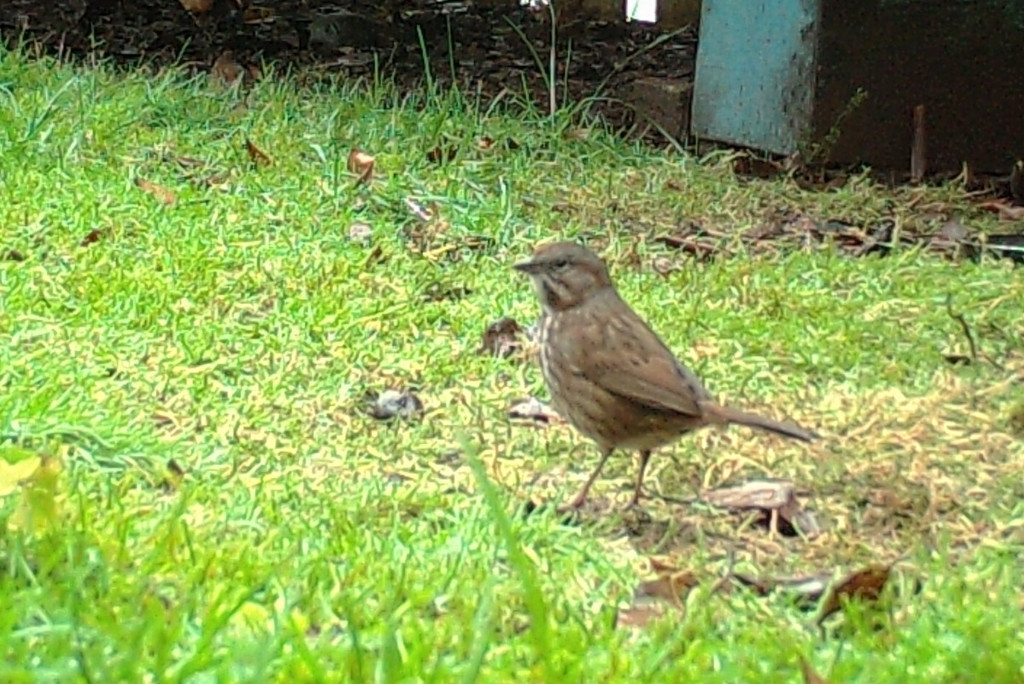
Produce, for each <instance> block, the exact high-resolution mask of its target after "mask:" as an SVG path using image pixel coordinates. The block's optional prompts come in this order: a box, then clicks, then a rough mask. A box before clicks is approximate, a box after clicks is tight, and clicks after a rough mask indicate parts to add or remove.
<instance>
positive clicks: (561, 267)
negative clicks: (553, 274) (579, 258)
mask: <svg viewBox="0 0 1024 684" xmlns="http://www.w3.org/2000/svg"><path fill="white" fill-rule="evenodd" d="M568 267H569V262H568V261H566V260H565V259H559V260H558V261H556V262H555V268H557V269H558V270H559V271H563V270H565V269H566V268H568Z"/></svg>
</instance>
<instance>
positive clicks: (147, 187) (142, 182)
mask: <svg viewBox="0 0 1024 684" xmlns="http://www.w3.org/2000/svg"><path fill="white" fill-rule="evenodd" d="M135 185H136V187H138V188H139V189H140V190H142V191H143V192H146V193H148V194H150V195H152V196H153V197H155V198H156V200H157V201H158V202H160V203H161V204H163V205H165V206H168V207H170V206H174V205H175V204H177V202H178V196H177V195H175V194H174V193H173V192H172V191H171V190H168V189H167V188H165V187H164V186H162V185H158V184H157V183H154V182H153V181H150V180H146V179H145V178H143V177H142V176H137V177H136V178H135Z"/></svg>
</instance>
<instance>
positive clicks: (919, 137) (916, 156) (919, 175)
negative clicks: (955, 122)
mask: <svg viewBox="0 0 1024 684" xmlns="http://www.w3.org/2000/svg"><path fill="white" fill-rule="evenodd" d="M927 139H928V138H927V133H926V131H925V125H924V105H917V106H916V107H914V140H913V143H912V144H911V147H910V180H911V181H913V182H914V183H920V182H921V181H922V180H924V174H925V172H926V170H927V167H928V147H927V144H928V143H927Z"/></svg>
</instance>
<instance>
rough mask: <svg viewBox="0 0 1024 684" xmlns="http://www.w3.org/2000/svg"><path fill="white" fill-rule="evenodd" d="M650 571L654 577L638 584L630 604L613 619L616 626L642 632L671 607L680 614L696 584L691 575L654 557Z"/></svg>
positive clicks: (695, 577) (697, 582) (695, 579)
mask: <svg viewBox="0 0 1024 684" xmlns="http://www.w3.org/2000/svg"><path fill="white" fill-rule="evenodd" d="M651 568H652V569H654V570H655V572H656V573H657V577H655V578H654V579H651V580H646V581H644V582H641V583H640V584H639V585H637V588H636V590H635V591H634V592H633V602H632V603H631V604H630V606H629V607H628V608H626V609H625V610H621V611H619V614H618V615H617V616H616V620H615V626H616V627H618V628H622V627H629V628H633V629H642V628H644V627H646V626H647V625H648V624H650V623H651V622H653V621H654V620H656V619H658V618H660V617H662V616H663V615H665V614H666V612H667V610H668V608H670V607H671V608H674V609H676V610H679V611H682V610H683V601H684V600H685V599H686V595H687V594H688V593H689V592H690V590H691V589H693V588H694V587H696V586H697V585H698V584H699V581H698V580H697V576H696V575H695V574H694V573H692V572H689V571H687V570H678V569H676V568H674V567H672V566H670V565H667V564H664V563H661V562H656V561H655V559H653V558H652V559H651Z"/></svg>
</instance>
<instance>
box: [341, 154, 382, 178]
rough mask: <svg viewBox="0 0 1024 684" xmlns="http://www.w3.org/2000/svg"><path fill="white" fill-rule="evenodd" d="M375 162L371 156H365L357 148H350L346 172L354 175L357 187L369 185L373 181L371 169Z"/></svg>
mask: <svg viewBox="0 0 1024 684" xmlns="http://www.w3.org/2000/svg"><path fill="white" fill-rule="evenodd" d="M376 162H377V160H376V159H375V158H374V157H373V155H370V154H367V153H366V152H363V151H362V150H360V149H359V148H356V147H353V148H352V151H351V152H349V153H348V170H349V172H351V173H354V174H356V176H357V180H356V184H357V185H361V184H364V183H369V182H370V181H371V180H373V167H374V164H376Z"/></svg>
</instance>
